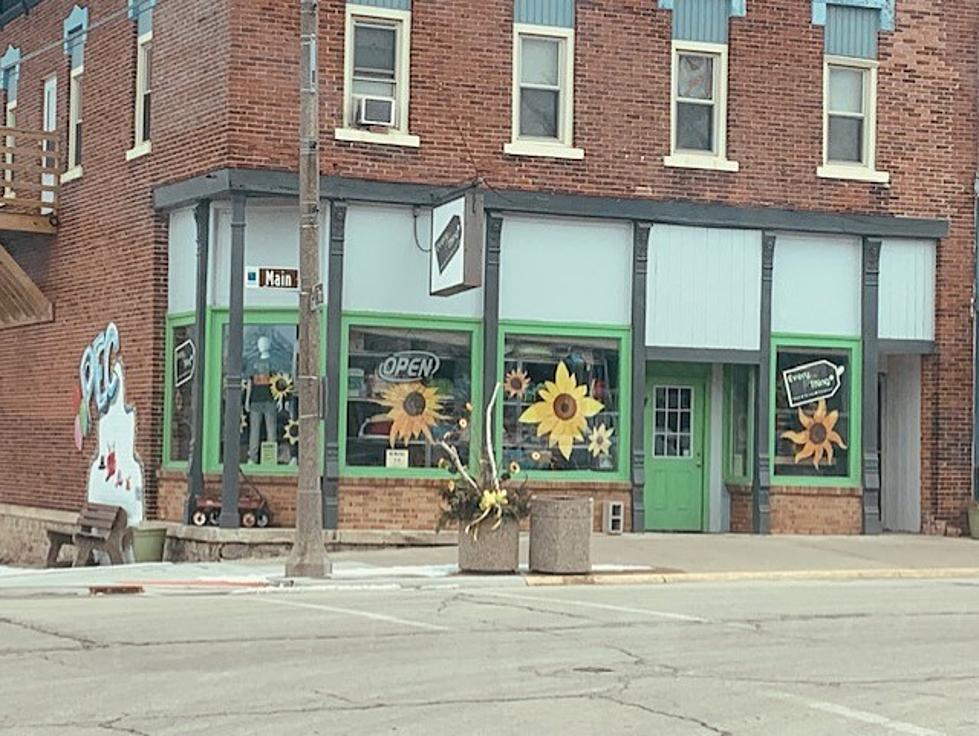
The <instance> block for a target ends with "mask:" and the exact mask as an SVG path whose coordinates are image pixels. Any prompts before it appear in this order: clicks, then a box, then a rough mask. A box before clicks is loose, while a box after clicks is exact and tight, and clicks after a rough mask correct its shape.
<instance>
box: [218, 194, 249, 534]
mask: <svg viewBox="0 0 979 736" xmlns="http://www.w3.org/2000/svg"><path fill="white" fill-rule="evenodd" d="M244 332H245V195H244V194H233V195H232V196H231V284H230V299H229V304H228V356H227V361H226V362H225V365H224V381H223V389H224V455H223V457H222V458H221V459H222V462H223V463H224V471H223V475H222V478H221V521H220V524H221V526H222V527H223V528H225V529H237V528H238V526H239V519H238V473H239V466H240V464H241V457H240V455H239V452H240V449H239V448H240V443H239V437H240V434H241V351H242V343H243V342H244Z"/></svg>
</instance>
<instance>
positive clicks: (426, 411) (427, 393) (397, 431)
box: [373, 383, 446, 447]
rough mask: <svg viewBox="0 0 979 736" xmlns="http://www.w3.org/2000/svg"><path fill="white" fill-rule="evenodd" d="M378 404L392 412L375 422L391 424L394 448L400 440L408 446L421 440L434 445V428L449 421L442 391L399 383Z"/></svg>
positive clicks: (391, 439)
mask: <svg viewBox="0 0 979 736" xmlns="http://www.w3.org/2000/svg"><path fill="white" fill-rule="evenodd" d="M377 403H378V404H380V405H381V406H386V407H387V408H388V410H389V411H388V412H387V414H379V415H378V416H376V417H374V418H373V419H374V420H375V421H379V420H386V421H390V422H391V433H390V435H389V436H388V439H389V441H390V443H391V447H394V445H395V443H396V442H397V441H398V440H402V441H404V443H405V444H408V440H413V439H415V438H417V437H420V436H424V437H425V439H427V440H428V441H429V442H434V439H433V438H432V427H434V426H435V425H436V424H438V423H439V422H440V421H444V420H445V419H446V417H445V415H443V414H442V397H441V396H439V392H438V389H436V388H433V387H426V386H424V385H422V384H420V383H396V384H394V385H393V386H391V387H390V388H388V389H386V390H385V391H384V393H383V394H381V398H380V399H379V400H378V402H377Z"/></svg>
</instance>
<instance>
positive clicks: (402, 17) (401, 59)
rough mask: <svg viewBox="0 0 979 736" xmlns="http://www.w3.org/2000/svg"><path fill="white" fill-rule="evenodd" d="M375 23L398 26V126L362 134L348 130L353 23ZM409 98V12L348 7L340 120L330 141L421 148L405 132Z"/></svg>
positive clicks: (413, 137)
mask: <svg viewBox="0 0 979 736" xmlns="http://www.w3.org/2000/svg"><path fill="white" fill-rule="evenodd" d="M360 18H365V19H368V20H370V19H378V20H387V21H395V22H397V23H400V28H399V30H398V39H399V44H398V55H397V59H396V64H397V73H396V76H395V84H396V86H397V94H398V98H397V106H398V119H397V125H396V126H395V127H393V128H391V130H389V131H387V132H378V131H374V130H363V129H361V128H355V127H352V126H349V125H348V124H347V121H348V120H350V101H351V90H352V89H353V79H352V77H353V67H354V20H355V19H360ZM410 97H411V11H408V10H392V9H390V8H375V7H370V6H366V5H354V4H349V3H348V4H347V16H346V29H345V31H344V43H343V120H342V121H341V127H339V128H336V129H335V130H334V131H333V137H334V138H335V139H336V140H338V141H354V142H358V143H380V144H382V145H389V146H406V147H409V148H417V147H418V146H419V145H421V141H420V140H419V138H418V136H416V135H411V134H410V133H409V132H408V121H409V117H408V103H409V99H410Z"/></svg>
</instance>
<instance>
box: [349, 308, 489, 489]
mask: <svg viewBox="0 0 979 736" xmlns="http://www.w3.org/2000/svg"><path fill="white" fill-rule="evenodd" d="M341 324H342V331H341V336H340V366H341V368H340V406H339V411H338V418H339V419H338V421H339V427H338V438H339V445H340V447H339V451H340V475H341V477H346V478H446V477H448V476H447V473H446V471H445V470H443V469H441V468H388V467H380V466H378V467H370V466H360V465H348V464H347V431H348V428H347V398H348V388H349V368H350V330H351V328H358V327H393V328H398V329H417V330H431V331H440V332H451V331H455V332H464V333H467V334H468V335H469V339H470V344H471V346H472V348H471V359H470V373H471V375H470V380H471V384H472V396H471V398H470V403H471V404H472V406H473V417H472V420H471V422H470V432H471V435H470V447H471V448H473V449H475V448H478V447H479V446H480V443H481V440H482V431H481V430H482V423H481V422H480V421H478V420H477V415H478V414H480V413H481V412H480V411H479V408H480V407H481V406H483V396H482V376H483V328H482V323H481V322H480V321H479V320H473V319H466V318H463V317H436V316H425V315H412V316H404V315H393V314H378V313H373V312H346V313H344V315H343V318H342V322H341ZM472 458H473V455H472V453H471V454H470V462H472Z"/></svg>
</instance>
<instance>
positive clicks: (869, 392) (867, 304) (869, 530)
mask: <svg viewBox="0 0 979 736" xmlns="http://www.w3.org/2000/svg"><path fill="white" fill-rule="evenodd" d="M880 247H881V242H880V240H879V239H877V238H864V239H863V304H862V307H863V308H862V310H861V314H862V325H863V377H862V379H863V401H862V406H861V420H862V422H863V429H862V431H861V435H860V436H861V439H862V445H863V457H862V458H861V459H862V461H863V463H862V467H863V473H862V475H863V533H864V534H880V533H881V532H882V531H883V523H882V521H881V517H880V492H881V491H880V448H879V447H878V437H877V424H878V418H879V413H878V411H879V407H878V395H877V382H878V378H877V374H878V365H879V356H878V345H877V343H878V339H877V332H878V330H877V324H878V315H877V312H878V302H877V295H878V284H879V282H880ZM854 380H856V379H855V378H854Z"/></svg>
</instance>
